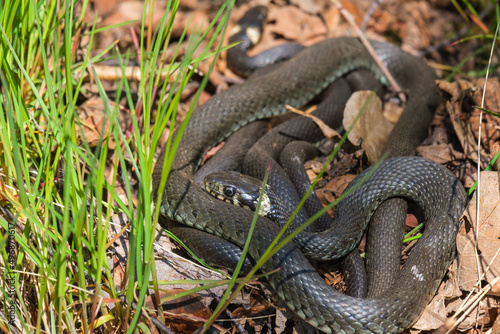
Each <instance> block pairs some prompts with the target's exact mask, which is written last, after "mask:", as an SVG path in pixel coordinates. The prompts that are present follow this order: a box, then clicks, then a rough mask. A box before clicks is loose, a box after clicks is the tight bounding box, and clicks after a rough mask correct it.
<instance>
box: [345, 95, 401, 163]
mask: <svg viewBox="0 0 500 334" xmlns="http://www.w3.org/2000/svg"><path fill="white" fill-rule="evenodd" d="M371 94H372V92H371V91H358V92H355V93H354V94H352V96H351V97H350V98H349V101H347V103H346V106H345V109H344V119H343V121H342V123H343V125H344V128H345V129H348V128H349V127H350V126H351V124H352V123H353V122H354V121H355V119H356V117H357V116H358V113H359V111H360V110H361V108H362V107H363V105H364V104H365V102H366V100H367V99H368V97H369V96H370V95H371ZM393 127H394V126H393V125H392V124H391V123H390V122H389V121H388V120H386V119H385V118H384V115H383V112H382V102H381V101H380V99H379V98H378V97H377V96H373V98H372V100H371V102H370V104H369V105H368V106H367V108H366V110H364V112H363V115H361V118H360V119H359V120H358V122H357V123H356V124H355V125H354V128H353V129H352V131H351V132H350V133H349V136H348V139H349V141H350V142H351V143H352V144H354V145H360V144H361V147H362V148H363V149H364V150H365V152H366V156H367V157H368V160H369V161H370V162H371V163H372V164H373V163H375V162H376V161H377V160H378V159H379V157H380V155H381V154H382V149H383V148H384V145H385V142H386V141H387V138H388V137H389V134H390V133H391V131H392V128H393Z"/></svg>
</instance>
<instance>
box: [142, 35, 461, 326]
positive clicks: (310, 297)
mask: <svg viewBox="0 0 500 334" xmlns="http://www.w3.org/2000/svg"><path fill="white" fill-rule="evenodd" d="M371 44H372V46H373V47H374V49H375V51H376V53H377V55H378V56H379V58H380V59H381V61H382V62H383V63H384V64H385V65H386V66H387V68H388V70H389V71H390V72H391V73H392V74H393V75H394V76H395V79H396V80H397V81H398V83H399V84H400V85H401V86H402V87H403V89H404V90H405V91H407V92H408V100H407V103H406V106H405V109H404V111H403V113H402V115H401V116H400V118H399V121H398V123H397V124H396V126H395V128H394V130H393V131H392V133H391V135H390V137H389V142H388V143H389V144H388V145H386V147H385V151H386V152H388V154H389V156H392V157H390V158H389V159H387V160H385V161H383V162H382V163H381V164H380V166H379V167H378V168H377V169H375V170H374V171H370V170H368V171H365V172H364V173H362V174H360V176H358V178H356V179H355V180H354V181H353V183H352V184H357V181H358V180H359V179H360V178H363V177H364V175H366V173H369V172H370V173H372V174H371V175H370V177H369V178H368V179H367V180H366V181H365V182H364V183H362V184H361V186H359V187H358V188H357V189H356V190H355V191H354V192H352V193H351V194H349V195H348V196H346V197H345V198H344V200H343V201H342V202H341V203H340V204H339V206H338V207H337V210H336V216H335V222H334V225H333V226H332V227H331V228H329V229H327V230H325V231H323V232H321V233H312V232H307V233H304V245H301V246H300V247H299V246H298V245H297V244H296V243H295V242H291V243H289V244H287V245H286V246H284V247H283V248H282V249H281V250H279V251H278V252H277V253H276V254H275V255H274V256H272V257H271V258H270V260H269V261H267V262H266V263H265V264H264V265H263V267H262V270H263V271H272V270H274V269H275V268H280V270H278V271H276V272H275V273H273V274H272V275H269V276H268V277H267V279H268V281H269V283H270V284H271V286H272V287H273V288H274V289H275V291H276V294H277V295H278V296H279V297H280V298H281V299H282V300H283V301H284V302H285V304H286V305H287V306H288V307H289V308H290V309H291V310H292V311H293V312H295V313H296V314H297V315H298V316H299V317H300V318H302V319H304V320H305V321H307V322H308V323H309V324H311V325H312V326H314V327H316V328H318V329H319V330H321V331H323V332H325V333H398V332H401V331H402V330H404V329H405V328H407V327H408V326H410V325H411V324H412V323H413V322H414V321H416V319H417V318H418V316H419V315H420V314H421V313H422V311H423V309H424V307H425V306H426V305H427V304H428V302H429V301H430V299H431V298H432V296H433V295H434V293H435V291H436V289H437V287H438V285H439V283H440V281H441V280H442V278H443V276H444V274H445V272H446V270H447V267H448V265H449V264H450V263H451V261H452V260H453V259H454V258H455V255H456V246H455V238H456V234H457V231H458V228H459V226H460V221H459V218H460V215H461V214H462V212H463V210H464V208H465V205H466V203H467V195H466V193H465V190H464V188H463V186H462V185H461V183H460V182H459V181H458V180H457V178H456V177H455V176H454V175H453V174H452V173H451V172H450V171H448V170H447V169H446V168H444V167H442V166H441V165H439V164H437V163H435V162H432V161H430V160H427V159H424V158H421V157H398V156H397V155H399V154H400V152H413V151H414V150H415V147H416V145H417V144H418V143H420V142H421V141H422V140H423V138H425V137H426V135H427V129H426V128H425V126H421V125H422V124H424V125H426V124H429V123H430V120H431V119H432V117H433V112H434V109H435V108H436V106H437V104H438V103H439V93H438V92H437V90H436V87H435V85H434V80H435V74H434V72H433V70H432V69H431V68H429V66H428V65H427V64H426V63H425V62H423V61H422V60H421V59H419V58H416V57H414V56H412V55H410V54H408V53H406V52H404V51H402V50H401V49H400V48H398V47H396V46H394V45H392V44H389V43H384V42H378V41H371ZM356 69H366V70H368V71H370V72H371V73H373V75H374V76H375V77H376V78H377V79H378V80H380V81H381V82H382V83H383V84H387V80H386V78H385V77H384V75H383V74H382V72H381V71H380V69H379V68H378V66H377V65H376V64H375V62H374V61H373V59H372V57H371V56H370V54H369V53H368V52H367V51H366V49H365V47H364V46H363V44H362V43H361V41H360V40H359V39H358V38H355V37H337V38H333V39H326V40H324V41H321V42H318V43H316V44H314V45H313V46H311V47H308V48H306V49H304V50H302V51H300V52H299V53H298V54H297V55H296V56H295V57H293V58H291V59H290V60H288V61H286V62H284V63H283V64H282V65H281V66H280V67H279V68H277V69H275V70H273V71H272V72H270V73H267V74H263V75H261V76H259V77H256V78H252V79H249V80H247V81H245V82H244V83H242V84H239V85H235V86H232V87H230V88H228V89H227V90H225V91H222V92H221V93H219V94H216V95H214V96H213V97H211V98H210V99H209V100H208V101H206V102H205V103H204V104H202V105H201V106H199V107H198V108H196V109H195V110H194V112H193V114H192V115H191V117H190V119H189V122H188V124H187V126H186V127H185V129H184V132H183V135H182V137H180V138H178V136H181V134H180V133H179V132H178V131H176V132H175V133H174V134H173V136H174V138H176V140H179V142H178V146H177V147H176V149H175V150H173V149H172V148H171V147H168V146H165V147H164V148H163V149H162V151H161V154H160V155H159V157H158V160H157V163H156V165H155V168H154V170H153V174H152V180H153V194H154V196H155V198H156V196H159V195H161V204H160V206H161V207H160V212H161V214H162V215H164V216H167V217H168V218H170V219H173V220H175V221H176V222H178V223H180V224H183V225H185V226H189V227H193V228H196V229H198V230H201V231H204V232H207V233H210V234H213V235H216V236H218V237H221V238H223V239H225V240H227V241H229V242H231V243H233V244H235V245H237V246H240V247H243V246H244V244H245V241H246V238H247V236H248V226H249V224H250V222H251V221H252V218H253V213H252V212H251V211H249V210H246V209H244V208H239V207H235V206H234V205H232V204H229V203H226V202H223V201H220V200H218V199H217V198H214V197H212V196H210V195H209V194H208V193H207V192H206V191H205V190H204V189H203V188H202V187H201V186H200V185H199V184H198V183H197V182H196V181H195V179H194V176H193V174H194V173H195V172H196V171H197V170H198V169H199V166H200V163H201V161H202V158H203V156H204V155H205V153H206V152H207V150H208V149H209V148H211V147H212V146H214V145H217V144H218V143H220V142H221V141H224V140H225V139H226V138H228V137H229V136H230V135H231V134H232V133H234V132H235V131H237V130H238V129H240V128H241V127H243V126H245V125H247V124H249V123H251V122H253V121H255V120H258V119H262V118H268V117H271V116H274V115H279V114H282V113H285V112H286V109H285V105H291V106H295V107H299V106H302V105H304V104H305V103H307V102H308V101H310V100H311V99H313V98H314V97H315V96H316V95H318V94H319V93H320V92H321V91H323V90H324V89H325V88H326V87H327V86H328V85H330V84H331V83H332V82H334V81H335V80H336V79H338V78H340V77H342V76H343V75H345V74H347V73H349V72H351V71H353V70H356ZM172 156H173V160H172V163H171V166H170V168H166V167H164V166H165V161H166V158H170V159H172ZM164 169H168V170H167V171H165V172H168V175H167V179H166V183H165V185H164V189H163V192H162V193H161V194H159V193H158V192H159V187H160V183H161V179H162V173H163V172H164ZM394 197H396V198H408V199H409V200H412V201H414V202H415V203H416V204H417V205H419V206H420V207H421V208H422V210H423V212H424V214H425V218H426V225H425V230H424V232H423V234H422V237H421V239H420V241H419V242H418V243H417V245H416V246H415V248H414V249H413V251H412V252H411V254H410V255H409V257H408V259H407V261H406V263H405V265H404V266H403V267H402V269H401V271H400V272H399V274H398V278H397V280H396V282H395V283H394V284H393V286H392V287H391V289H389V290H387V291H386V292H384V293H383V294H381V295H379V296H377V297H373V298H367V299H360V298H353V297H350V296H346V295H344V294H342V293H340V292H338V291H336V290H334V289H332V288H331V287H330V286H328V285H327V284H326V282H325V281H324V280H323V279H322V278H321V277H320V276H319V274H317V273H316V271H315V270H314V268H313V267H312V266H311V264H310V263H309V262H308V260H307V259H306V257H305V255H304V253H303V251H304V247H305V248H306V249H309V251H310V252H312V253H318V254H321V256H322V257H326V258H335V257H341V256H344V255H346V254H348V253H349V252H350V251H351V250H352V249H354V247H356V245H357V243H358V242H359V240H360V238H361V236H362V234H363V231H364V229H365V228H366V226H367V224H368V222H369V220H370V218H371V216H372V215H373V214H374V212H375V210H376V209H377V207H378V206H380V205H381V203H383V202H384V201H385V200H387V199H389V198H394ZM278 232H279V228H278V227H277V226H276V225H275V224H274V223H273V222H271V221H270V220H268V219H267V218H265V217H259V218H258V220H257V224H256V227H255V230H254V235H253V238H252V240H251V242H250V248H249V254H250V256H251V257H252V258H254V259H258V258H260V257H261V256H262V255H263V254H264V252H265V251H266V249H267V248H268V247H269V246H272V245H274V244H273V240H274V238H275V236H276V235H277V233H278Z"/></svg>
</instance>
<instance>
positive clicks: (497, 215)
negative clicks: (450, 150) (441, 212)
mask: <svg viewBox="0 0 500 334" xmlns="http://www.w3.org/2000/svg"><path fill="white" fill-rule="evenodd" d="M480 179H481V184H480V187H479V191H480V194H481V196H480V202H479V205H480V211H479V228H478V236H477V244H478V252H477V253H478V254H477V255H476V251H475V244H476V236H475V231H476V226H477V223H476V196H477V191H476V193H474V196H473V197H472V200H471V201H470V203H469V206H468V208H467V210H466V212H465V214H464V218H465V219H464V220H465V222H464V224H462V227H461V229H460V231H459V234H458V237H457V249H458V254H459V259H460V261H459V263H460V267H459V270H458V284H459V287H460V288H461V289H462V290H465V291H471V290H473V289H474V288H475V287H476V284H477V281H478V278H479V275H482V274H483V273H484V272H485V271H486V269H487V267H488V266H489V267H490V268H489V271H487V272H486V276H485V277H484V279H483V280H485V281H487V282H491V281H492V280H493V279H494V278H495V277H497V276H499V275H500V257H496V258H495V256H496V255H497V252H498V251H499V250H500V225H499V224H498V222H500V205H499V204H500V191H499V183H498V179H499V174H498V172H491V171H489V172H481V174H480ZM478 261H479V264H478ZM490 263H491V264H490ZM478 267H479V268H480V273H478Z"/></svg>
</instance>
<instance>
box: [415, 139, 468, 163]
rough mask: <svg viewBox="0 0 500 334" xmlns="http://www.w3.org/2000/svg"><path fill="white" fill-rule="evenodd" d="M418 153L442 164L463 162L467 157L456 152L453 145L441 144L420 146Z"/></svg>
mask: <svg viewBox="0 0 500 334" xmlns="http://www.w3.org/2000/svg"><path fill="white" fill-rule="evenodd" d="M417 152H418V154H420V155H421V156H423V157H424V158H427V159H431V160H434V161H436V162H437V163H440V164H446V163H448V162H450V161H456V160H463V159H465V158H466V156H465V155H464V154H463V153H461V152H458V151H455V150H454V149H453V147H452V145H451V144H439V145H431V146H419V147H417Z"/></svg>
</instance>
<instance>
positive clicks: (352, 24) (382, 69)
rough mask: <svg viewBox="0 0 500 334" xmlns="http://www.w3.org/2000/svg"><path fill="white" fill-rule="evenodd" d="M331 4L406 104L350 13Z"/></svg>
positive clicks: (389, 74)
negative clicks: (350, 27)
mask: <svg viewBox="0 0 500 334" xmlns="http://www.w3.org/2000/svg"><path fill="white" fill-rule="evenodd" d="M332 1H333V4H334V5H335V6H336V7H337V8H338V9H339V11H340V13H341V14H342V16H344V18H345V19H346V21H347V22H348V23H349V24H350V25H351V26H352V28H353V30H354V32H355V33H356V35H357V36H358V37H359V39H360V40H361V43H363V45H364V46H365V48H366V49H367V50H368V52H369V53H370V55H371V56H372V58H373V60H374V61H375V63H376V64H377V66H378V67H379V68H380V70H381V71H382V73H383V74H384V76H385V77H386V79H387V81H389V84H390V85H391V87H392V89H394V91H395V92H396V93H397V94H398V97H399V99H400V100H401V101H403V102H406V96H405V95H404V93H403V91H402V90H401V87H400V86H399V84H398V83H397V82H396V80H395V79H394V77H393V76H392V74H391V73H390V72H389V70H387V67H385V65H384V63H382V61H381V60H380V58H379V57H378V55H377V53H376V52H375V49H374V48H373V46H372V45H371V43H370V41H369V40H368V38H366V36H365V34H364V33H363V32H362V31H361V29H359V28H358V26H357V25H356V23H355V22H354V19H353V18H352V15H351V13H349V12H348V11H347V10H346V9H345V8H344V7H343V6H342V4H340V3H339V2H338V0H332Z"/></svg>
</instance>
